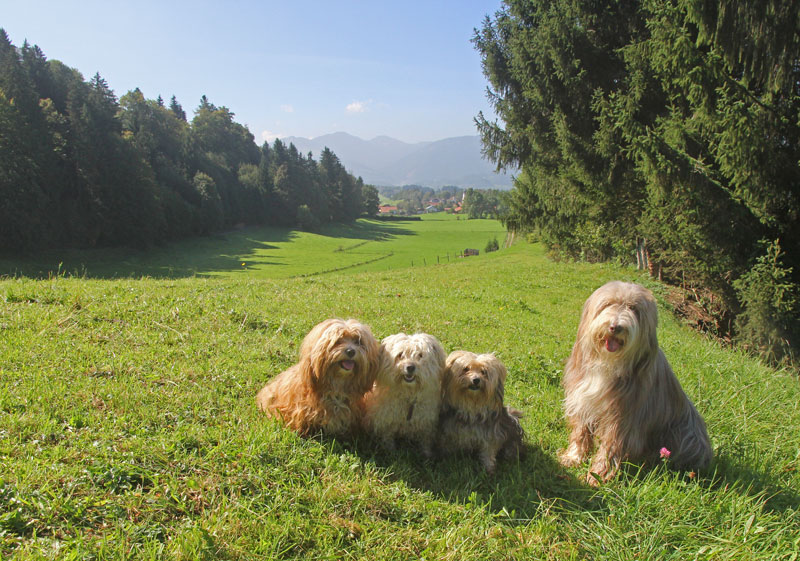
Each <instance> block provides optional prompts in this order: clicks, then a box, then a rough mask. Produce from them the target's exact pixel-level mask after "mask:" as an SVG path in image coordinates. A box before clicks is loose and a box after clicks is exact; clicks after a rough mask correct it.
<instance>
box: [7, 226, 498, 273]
mask: <svg viewBox="0 0 800 561" xmlns="http://www.w3.org/2000/svg"><path fill="white" fill-rule="evenodd" d="M505 235H506V234H505V230H504V229H503V226H502V225H501V224H500V223H499V222H498V221H497V220H466V219H465V217H464V216H460V215H453V214H445V213H438V214H427V215H423V216H422V217H421V220H418V221H417V220H408V221H382V220H368V219H361V220H358V221H356V222H354V223H349V224H329V225H325V226H322V227H321V228H320V230H319V232H318V233H312V232H302V231H297V230H291V229H289V228H279V227H268V226H265V227H251V228H245V229H241V230H232V231H229V232H224V233H221V234H214V235H211V236H206V237H197V238H192V239H189V240H183V241H179V242H172V243H166V244H164V245H162V246H159V247H156V248H154V249H150V250H146V251H137V250H130V249H128V250H126V249H112V250H103V249H96V250H62V251H48V252H42V253H39V254H36V255H31V256H30V257H27V258H23V259H20V258H13V259H9V258H5V259H4V258H2V257H0V274H5V275H10V276H19V275H24V276H35V277H47V276H50V275H52V274H59V273H60V272H66V273H69V274H71V275H78V276H88V277H102V278H118V277H141V276H150V277H171V278H175V277H186V276H223V277H229V276H246V277H248V278H291V277H298V276H313V275H319V274H326V273H331V272H338V271H345V270H346V271H348V272H358V271H386V270H389V269H397V268H404V267H420V266H426V265H431V264H434V263H439V264H441V263H448V262H450V261H452V260H454V259H455V258H456V255H458V254H460V253H461V252H463V251H464V249H466V248H474V249H477V250H479V251H480V252H481V253H483V250H484V248H485V247H486V244H487V243H488V242H489V241H491V240H495V239H496V240H498V243H500V244H502V243H503V240H504V238H505Z"/></svg>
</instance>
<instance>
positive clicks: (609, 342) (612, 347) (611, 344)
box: [606, 337, 620, 353]
mask: <svg viewBox="0 0 800 561" xmlns="http://www.w3.org/2000/svg"><path fill="white" fill-rule="evenodd" d="M619 347H620V345H619V341H617V340H616V339H614V338H613V337H607V338H606V350H607V351H608V352H610V353H615V352H617V351H618V350H619Z"/></svg>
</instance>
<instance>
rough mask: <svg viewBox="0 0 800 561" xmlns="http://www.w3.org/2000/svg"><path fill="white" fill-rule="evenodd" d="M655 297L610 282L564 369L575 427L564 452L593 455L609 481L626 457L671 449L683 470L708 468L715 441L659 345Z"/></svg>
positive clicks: (570, 460)
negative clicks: (711, 440)
mask: <svg viewBox="0 0 800 561" xmlns="http://www.w3.org/2000/svg"><path fill="white" fill-rule="evenodd" d="M657 324H658V311H657V308H656V302H655V299H654V298H653V295H652V294H651V293H650V291H649V290H647V289H646V288H644V287H642V286H639V285H637V284H633V283H626V282H619V281H615V282H609V283H608V284H606V285H604V286H601V287H600V288H598V289H597V290H596V291H595V292H594V293H593V294H592V295H591V296H590V297H589V299H588V300H586V303H585V304H584V306H583V315H582V316H581V322H580V326H579V328H578V336H577V339H576V341H575V345H574V346H573V348H572V354H571V356H570V357H569V360H568V361H567V365H566V368H565V369H564V380H563V382H564V390H565V399H564V409H565V413H566V417H567V420H568V421H569V424H570V426H571V428H572V433H571V434H570V437H569V445H568V447H567V448H566V450H563V451H562V452H561V454H560V459H561V463H562V464H563V465H565V466H577V465H579V464H580V463H582V462H583V461H584V460H585V459H586V458H587V457H588V456H589V455H590V454H591V452H592V450H593V447H594V440H595V439H597V440H598V441H599V448H598V450H597V453H596V454H595V455H594V458H592V462H591V467H590V468H589V474H588V475H587V476H586V479H587V481H588V482H589V483H590V484H592V485H596V484H597V483H598V481H597V480H596V478H595V477H594V476H593V475H592V474H593V473H594V474H597V476H599V477H600V479H601V480H603V481H607V480H609V479H611V478H612V477H613V476H614V474H615V473H616V471H617V469H618V467H619V465H620V463H621V462H623V461H626V460H629V459H630V460H645V461H646V460H654V459H657V458H658V456H659V450H660V449H661V448H662V447H663V448H667V449H668V450H669V451H670V452H671V456H670V463H671V464H673V465H674V466H675V467H678V468H703V467H705V466H706V465H707V464H708V463H709V461H710V460H711V454H712V453H711V444H710V442H709V439H708V433H707V432H706V425H705V423H704V422H703V419H702V417H700V414H699V413H698V412H697V410H696V409H695V408H694V405H692V402H691V401H689V398H688V397H686V394H685V393H684V392H683V389H682V388H681V385H680V383H679V382H678V379H677V378H676V377H675V374H674V373H673V372H672V368H670V365H669V363H668V362H667V359H666V357H665V356H664V353H663V352H662V351H661V349H660V348H659V346H658V340H657V339H656V326H657Z"/></svg>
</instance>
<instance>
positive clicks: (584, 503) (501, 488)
mask: <svg viewBox="0 0 800 561" xmlns="http://www.w3.org/2000/svg"><path fill="white" fill-rule="evenodd" d="M336 445H337V446H342V450H344V449H345V448H347V449H348V450H349V451H351V452H354V453H356V454H358V455H359V456H360V457H361V458H362V459H363V460H364V461H367V462H370V463H374V464H375V465H376V466H378V467H380V468H382V469H384V470H386V473H387V476H388V477H389V478H391V479H394V480H397V481H403V482H404V483H406V484H407V485H408V486H410V487H412V488H414V489H418V490H420V491H425V492H430V493H432V494H434V495H436V496H438V497H439V498H441V499H443V500H446V501H448V502H454V503H460V504H465V505H466V504H474V505H484V504H485V505H487V508H488V509H489V511H490V512H492V513H494V514H497V515H498V520H499V521H501V522H504V523H507V524H510V525H516V524H518V523H522V524H525V523H527V521H528V520H529V519H531V518H533V517H535V516H536V514H537V512H539V510H540V509H542V508H545V509H546V508H550V507H551V505H555V508H558V509H559V510H568V511H569V510H581V511H585V510H593V511H596V510H598V509H600V510H603V509H604V507H603V500H602V497H600V496H598V495H597V494H596V493H595V491H594V489H592V488H591V487H589V486H588V485H586V484H585V483H584V482H583V481H580V480H577V479H575V477H574V476H573V475H572V474H570V473H569V472H568V471H567V470H565V469H564V468H563V467H562V466H561V465H560V464H559V463H558V461H557V460H556V458H555V457H553V456H552V455H550V454H547V453H546V452H544V451H542V450H541V449H540V448H539V447H538V446H534V445H531V444H529V443H528V444H526V445H525V452H524V454H523V457H522V458H520V459H519V460H504V459H501V458H498V464H497V471H496V472H495V474H494V475H488V474H487V473H485V472H484V470H483V468H482V467H481V465H480V463H479V461H478V460H477V458H475V457H473V456H469V455H455V456H452V457H447V458H442V459H433V460H424V459H421V458H419V457H418V456H417V455H416V454H414V453H413V451H412V450H409V449H407V448H399V449H398V450H397V451H396V452H387V451H385V450H383V449H381V448H380V446H379V445H378V444H376V443H374V442H371V441H365V440H360V441H359V442H358V443H350V444H349V445H348V444H339V443H337V444H336Z"/></svg>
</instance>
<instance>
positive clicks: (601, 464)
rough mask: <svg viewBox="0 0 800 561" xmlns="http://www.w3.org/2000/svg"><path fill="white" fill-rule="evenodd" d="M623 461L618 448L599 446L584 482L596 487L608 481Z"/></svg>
mask: <svg viewBox="0 0 800 561" xmlns="http://www.w3.org/2000/svg"><path fill="white" fill-rule="evenodd" d="M624 459H625V457H624V456H623V455H622V453H621V451H620V450H619V449H618V448H612V447H608V446H606V445H605V444H601V445H600V448H598V450H597V453H596V454H595V455H594V458H592V465H591V467H589V473H588V474H586V482H587V483H588V484H589V485H591V486H593V487H596V486H598V485H599V484H600V483H604V482H606V481H608V480H610V479H611V478H613V477H614V476H615V475H616V474H617V470H618V469H619V465H620V464H621V463H622V461H623V460H624ZM598 477H599V479H598Z"/></svg>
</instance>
